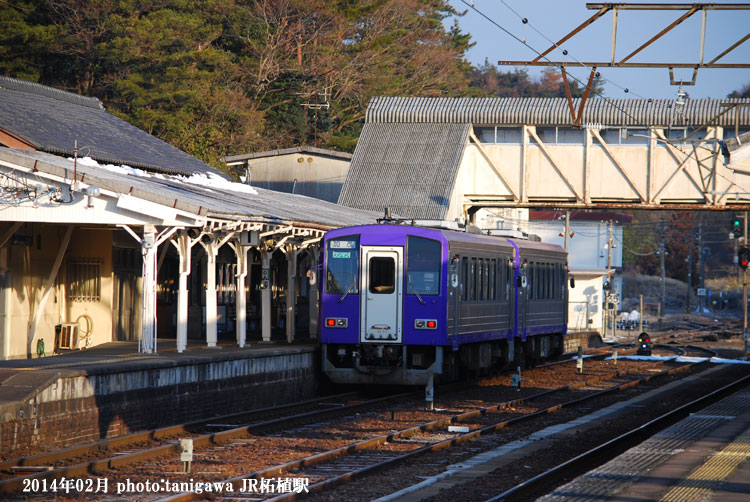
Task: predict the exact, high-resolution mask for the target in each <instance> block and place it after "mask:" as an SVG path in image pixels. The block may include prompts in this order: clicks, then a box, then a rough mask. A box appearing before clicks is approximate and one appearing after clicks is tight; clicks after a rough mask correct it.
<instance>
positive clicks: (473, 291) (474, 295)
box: [469, 258, 477, 302]
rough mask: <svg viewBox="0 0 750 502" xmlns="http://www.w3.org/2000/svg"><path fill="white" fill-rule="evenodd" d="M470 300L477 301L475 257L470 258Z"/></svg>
mask: <svg viewBox="0 0 750 502" xmlns="http://www.w3.org/2000/svg"><path fill="white" fill-rule="evenodd" d="M469 277H471V301H473V302H475V301H477V259H476V258H472V259H471V273H470V274H469Z"/></svg>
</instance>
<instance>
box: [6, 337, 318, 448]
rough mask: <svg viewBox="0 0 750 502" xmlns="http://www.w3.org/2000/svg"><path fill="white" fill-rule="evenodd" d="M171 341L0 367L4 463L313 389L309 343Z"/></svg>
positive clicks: (117, 345) (313, 353)
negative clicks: (180, 345) (180, 348)
mask: <svg viewBox="0 0 750 502" xmlns="http://www.w3.org/2000/svg"><path fill="white" fill-rule="evenodd" d="M191 342H192V343H189V344H188V347H187V350H185V351H184V352H182V353H178V352H177V350H176V349H175V348H174V347H175V345H174V340H169V339H164V340H162V339H160V340H158V341H157V347H158V348H159V349H158V353H157V354H154V355H147V354H143V353H139V352H138V345H137V343H136V342H110V343H106V344H102V345H99V346H96V347H92V348H89V349H84V350H75V351H69V352H65V353H62V354H59V355H55V356H49V357H42V358H36V359H11V360H7V361H0V457H7V456H9V455H10V454H11V452H14V455H15V454H18V453H19V452H20V451H23V450H25V449H31V450H33V449H34V447H35V446H38V447H41V446H42V445H43V446H44V448H47V449H51V448H62V447H65V446H68V445H70V444H75V443H80V442H85V441H96V440H99V439H104V438H106V437H113V436H117V435H121V434H126V433H129V432H132V431H135V430H142V429H147V428H152V427H158V426H161V425H165V424H171V423H180V422H184V421H188V420H196V419H200V418H205V417H208V416H215V415H220V414H225V413H227V414H228V413H231V412H233V411H238V410H243V409H253V408H261V407H267V406H274V405H278V404H285V403H287V402H293V401H294V400H302V399H309V398H312V397H314V396H315V394H316V393H317V381H318V379H317V368H318V367H319V363H318V359H319V357H318V349H317V343H315V341H309V340H307V341H303V342H297V343H293V344H288V343H285V342H281V343H259V342H254V343H249V344H247V345H246V346H245V347H243V348H240V347H238V346H237V344H236V342H234V341H231V342H220V343H219V344H217V347H211V348H209V347H207V346H206V344H205V341H202V343H201V342H199V341H198V340H194V341H191Z"/></svg>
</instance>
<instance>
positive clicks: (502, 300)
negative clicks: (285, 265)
mask: <svg viewBox="0 0 750 502" xmlns="http://www.w3.org/2000/svg"><path fill="white" fill-rule="evenodd" d="M323 250H324V252H323V253H322V254H323V256H322V260H323V263H322V266H323V274H324V275H323V280H322V281H321V282H322V284H321V289H322V291H321V302H320V306H321V307H320V309H321V310H320V316H321V321H322V326H321V346H322V352H323V371H324V373H325V374H326V375H328V377H330V378H331V380H332V381H334V382H336V383H355V384H365V383H366V384H408V385H428V386H431V385H432V378H433V375H441V377H440V378H441V380H454V379H457V378H460V377H461V376H462V373H465V372H481V371H483V370H486V369H489V368H491V367H493V366H497V367H501V366H504V365H507V364H509V363H514V364H522V363H523V362H524V361H525V362H527V363H529V362H534V361H537V360H540V359H543V358H546V357H549V356H553V355H555V354H557V353H561V352H562V348H563V338H564V336H565V335H566V332H567V305H568V289H567V277H568V268H567V254H566V252H565V250H564V249H563V248H561V247H559V246H556V245H551V244H545V243H540V242H532V241H528V240H521V239H510V238H504V237H497V236H490V235H483V234H477V233H471V232H464V231H454V230H447V229H443V228H425V227H419V226H412V225H406V224H388V223H386V224H379V225H364V226H354V227H345V228H339V229H336V230H332V231H330V232H328V233H327V234H326V235H325V237H324V239H323Z"/></svg>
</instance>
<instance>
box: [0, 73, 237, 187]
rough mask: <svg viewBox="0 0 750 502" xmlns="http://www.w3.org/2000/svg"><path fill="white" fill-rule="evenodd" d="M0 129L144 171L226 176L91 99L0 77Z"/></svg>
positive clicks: (59, 150) (55, 149) (49, 147)
mask: <svg viewBox="0 0 750 502" xmlns="http://www.w3.org/2000/svg"><path fill="white" fill-rule="evenodd" d="M0 129H2V130H4V131H6V132H8V133H10V134H12V135H14V136H16V137H18V138H21V139H22V140H24V141H25V142H27V143H29V144H31V145H32V146H33V147H34V148H36V149H37V150H42V151H45V152H49V153H54V154H57V155H65V156H73V153H74V150H75V144H76V141H77V142H78V152H79V155H80V156H82V157H84V156H85V157H91V158H93V159H95V160H97V161H99V162H105V163H110V164H118V165H119V164H127V165H129V166H132V167H139V168H142V169H146V170H149V171H157V172H162V173H171V174H185V175H190V174H194V173H201V172H212V173H214V174H217V175H221V176H223V177H227V176H226V175H225V174H223V173H221V172H220V171H218V170H216V169H214V168H212V167H210V166H209V165H207V164H205V163H203V162H201V161H200V160H198V159H196V158H195V157H192V156H190V155H188V154H187V153H185V152H183V151H181V150H179V149H177V148H175V147H173V146H172V145H169V144H167V143H165V142H164V141H161V140H160V139H158V138H156V137H154V136H151V135H150V134H148V133H147V132H145V131H142V130H140V129H138V128H137V127H135V126H132V125H130V124H129V123H127V122H125V121H124V120H121V119H119V118H117V117H115V116H114V115H111V114H109V113H107V112H106V111H105V110H104V107H103V106H102V104H101V102H100V101H99V100H98V99H96V98H89V97H84V96H79V95H77V94H73V93H70V92H65V91H61V90H58V89H54V88H52V87H47V86H44V85H40V84H36V83H33V82H26V81H23V80H17V79H13V78H9V77H3V76H0Z"/></svg>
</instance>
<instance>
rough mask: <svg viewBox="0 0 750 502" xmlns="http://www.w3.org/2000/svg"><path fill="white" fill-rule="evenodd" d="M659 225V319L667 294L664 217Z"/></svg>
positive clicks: (662, 313)
mask: <svg viewBox="0 0 750 502" xmlns="http://www.w3.org/2000/svg"><path fill="white" fill-rule="evenodd" d="M660 227H661V232H660V233H661V240H660V241H659V258H661V260H660V261H661V294H660V295H659V320H661V318H662V316H664V306H665V298H666V296H667V267H666V263H665V259H664V255H665V254H666V246H665V243H664V235H665V234H666V233H667V229H666V226H665V225H664V217H662V218H661V223H660Z"/></svg>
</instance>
